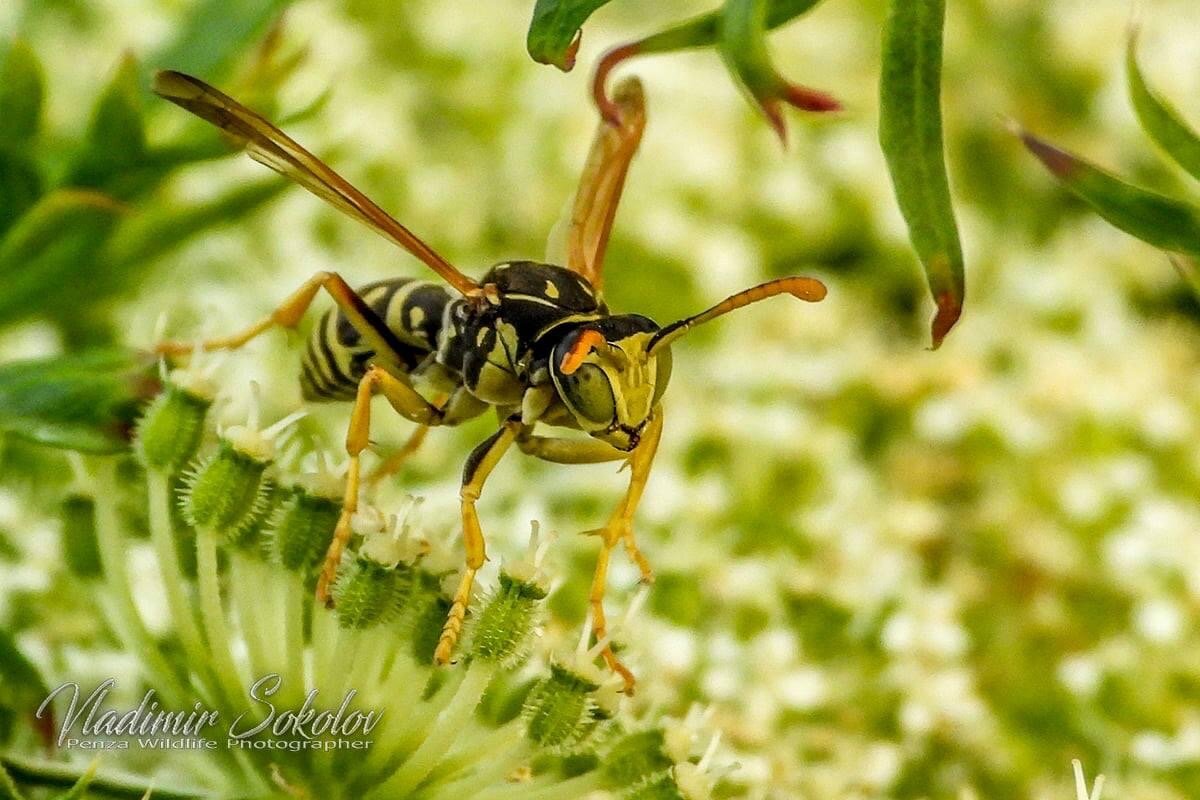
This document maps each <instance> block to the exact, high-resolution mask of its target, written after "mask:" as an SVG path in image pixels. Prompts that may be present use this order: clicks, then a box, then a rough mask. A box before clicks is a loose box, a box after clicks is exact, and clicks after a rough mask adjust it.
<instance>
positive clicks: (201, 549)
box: [196, 530, 247, 716]
mask: <svg viewBox="0 0 1200 800" xmlns="http://www.w3.org/2000/svg"><path fill="white" fill-rule="evenodd" d="M196 578H197V580H198V582H199V588H200V619H201V622H203V624H204V634H205V636H206V637H207V638H208V651H209V658H210V659H211V660H212V663H213V665H214V666H215V667H216V672H217V680H218V681H219V682H220V685H221V690H222V693H223V694H224V695H225V702H226V704H227V710H228V711H229V712H230V713H231V714H232V715H233V716H237V711H236V709H237V708H238V706H240V705H242V701H243V699H244V698H245V692H246V688H247V687H246V686H244V685H243V681H242V679H241V677H240V675H239V674H238V668H237V664H236V663H235V662H234V660H233V651H232V650H231V649H230V642H231V639H230V634H229V625H228V623H227V622H226V620H225V611H224V609H223V608H222V607H221V580H220V575H219V574H218V572H217V534H216V532H215V531H211V530H198V531H196Z"/></svg>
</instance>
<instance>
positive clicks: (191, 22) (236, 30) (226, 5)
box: [144, 0, 294, 86]
mask: <svg viewBox="0 0 1200 800" xmlns="http://www.w3.org/2000/svg"><path fill="white" fill-rule="evenodd" d="M293 1H294V0H240V1H239V2H237V3H231V2H229V0H197V2H193V3H192V4H191V10H190V12H189V13H188V16H187V18H186V19H185V20H183V21H182V22H181V23H180V25H179V27H178V31H179V33H178V34H177V35H176V37H175V39H174V40H173V41H172V42H170V43H169V44H168V45H166V46H165V47H164V48H163V49H162V50H160V51H158V52H157V53H155V54H154V55H153V56H152V57H151V58H150V59H148V61H147V63H148V65H149V66H151V67H153V68H154V69H159V68H168V67H169V68H170V69H178V70H182V71H184V72H188V73H191V74H193V75H203V76H204V78H205V80H210V81H215V80H218V79H220V78H221V77H223V76H224V75H226V74H228V72H229V69H230V67H231V66H232V65H233V63H234V61H235V60H236V59H237V58H238V57H239V56H240V55H241V54H242V53H244V52H245V49H246V47H247V46H248V45H249V44H250V43H252V42H254V41H256V40H258V39H259V38H261V37H262V36H263V34H264V33H265V32H266V31H267V29H268V28H269V27H270V25H271V23H273V22H274V21H275V20H276V19H278V18H279V16H280V14H282V13H283V11H284V9H286V8H287V7H288V6H289V5H291V4H292V2H293ZM149 84H150V75H149V74H147V75H145V76H144V85H146V86H148V85H149Z"/></svg>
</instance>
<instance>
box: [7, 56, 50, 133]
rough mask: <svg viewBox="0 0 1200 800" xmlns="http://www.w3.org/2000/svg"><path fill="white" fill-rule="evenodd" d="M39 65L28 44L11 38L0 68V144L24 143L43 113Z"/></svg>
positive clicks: (34, 130) (33, 131) (36, 127)
mask: <svg viewBox="0 0 1200 800" xmlns="http://www.w3.org/2000/svg"><path fill="white" fill-rule="evenodd" d="M42 83H43V81H42V66H41V64H40V63H39V62H38V59H37V55H36V54H35V53H34V52H33V50H32V49H30V47H29V45H27V44H25V42H23V41H21V40H19V39H18V40H17V41H14V42H13V43H12V45H11V46H10V47H9V48H8V54H7V55H6V57H5V59H4V66H3V68H0V144H7V145H23V144H25V143H27V142H29V140H31V139H32V138H33V137H34V136H35V135H36V134H37V130H38V122H39V120H40V118H41V115H42V95H43V88H42Z"/></svg>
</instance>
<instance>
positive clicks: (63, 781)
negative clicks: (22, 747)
mask: <svg viewBox="0 0 1200 800" xmlns="http://www.w3.org/2000/svg"><path fill="white" fill-rule="evenodd" d="M0 764H2V765H3V766H4V768H5V769H6V770H8V772H9V773H10V774H11V775H12V776H13V777H14V778H16V779H17V780H19V781H21V782H22V783H27V784H29V785H31V786H46V787H50V786H57V787H60V788H65V787H69V786H74V785H75V784H76V783H78V781H79V779H80V778H81V777H82V773H81V771H80V769H79V767H78V766H75V765H74V764H65V763H62V762H51V761H40V760H37V759H33V758H26V757H23V756H17V755H13V754H12V753H3V754H0ZM91 787H92V794H93V795H96V796H98V797H112V798H126V800H145V797H146V793H147V792H149V791H151V788H150V786H148V785H147V782H146V779H145V778H142V777H140V776H134V775H127V774H122V773H117V772H109V771H107V770H106V771H105V772H101V773H99V774H97V775H96V776H95V777H94V778H93V779H92V784H91ZM150 796H151V797H152V798H154V800H200V798H204V797H210V798H211V797H212V796H213V795H212V793H211V792H205V791H201V790H199V789H187V788H183V787H179V788H176V787H155V788H154V789H153V794H151V795H150Z"/></svg>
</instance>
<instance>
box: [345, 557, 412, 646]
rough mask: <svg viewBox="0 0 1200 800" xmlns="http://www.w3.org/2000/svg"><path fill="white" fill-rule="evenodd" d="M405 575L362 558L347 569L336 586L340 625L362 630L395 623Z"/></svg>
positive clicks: (400, 570)
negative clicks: (393, 621) (402, 576)
mask: <svg viewBox="0 0 1200 800" xmlns="http://www.w3.org/2000/svg"><path fill="white" fill-rule="evenodd" d="M404 571H406V570H405V569H404V568H400V567H388V566H385V565H383V564H379V563H377V562H375V561H372V560H371V559H369V558H362V557H359V558H357V559H355V560H354V562H353V563H351V564H350V565H349V566H347V567H344V568H343V569H342V571H341V573H340V574H339V575H338V579H337V582H336V583H334V585H333V600H334V608H335V609H336V610H337V617H338V624H340V625H341V626H342V627H343V628H350V629H353V630H362V629H364V628H370V627H373V626H375V625H382V624H384V623H386V622H390V621H391V620H393V619H394V618H395V616H396V612H397V611H398V609H399V596H400V591H401V589H402V580H401V573H402V572H404Z"/></svg>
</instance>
